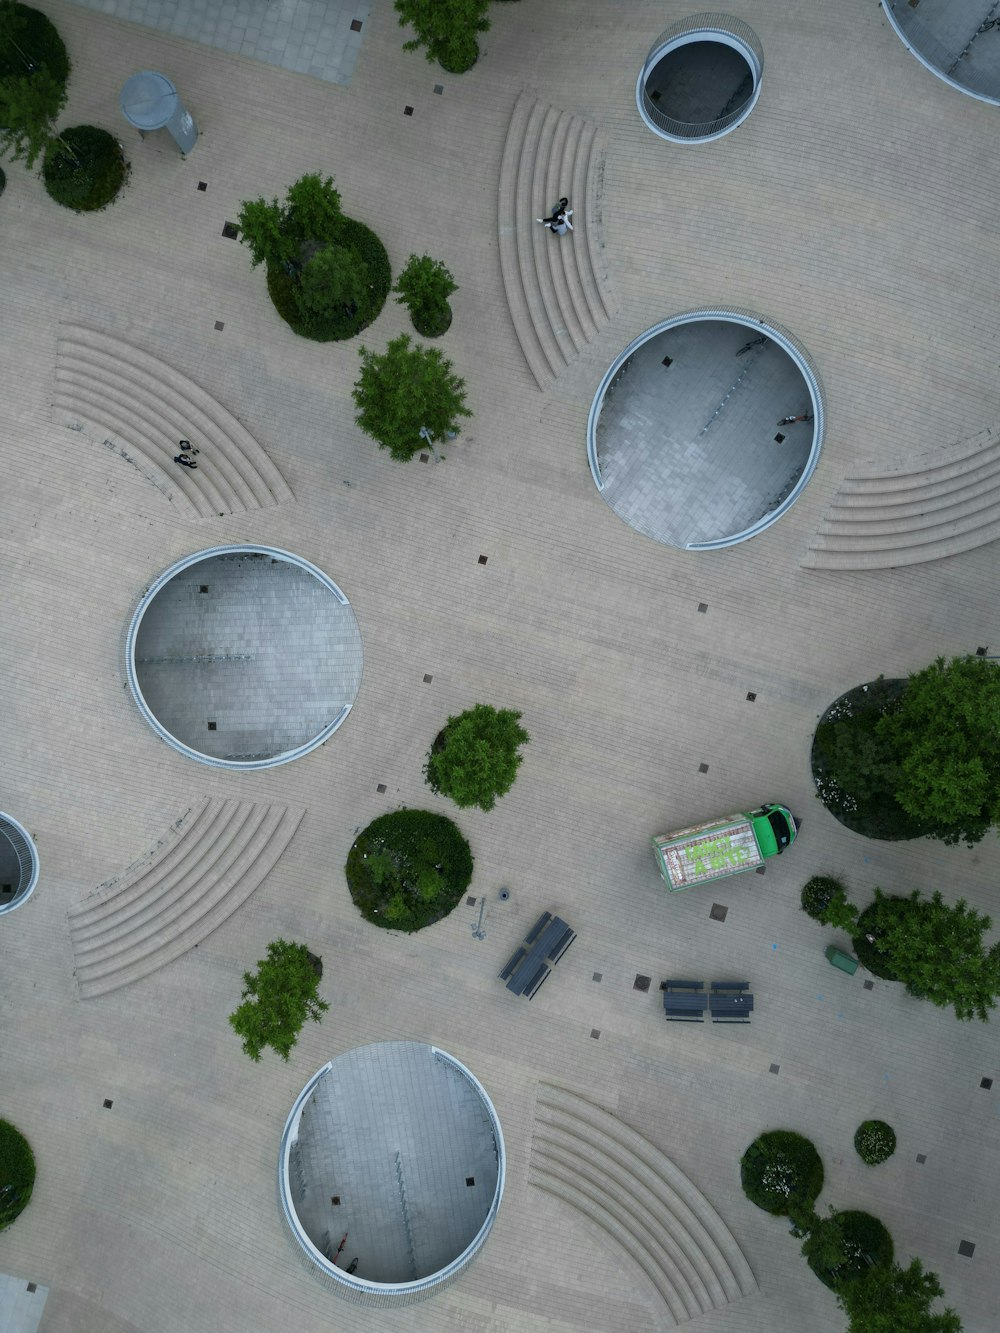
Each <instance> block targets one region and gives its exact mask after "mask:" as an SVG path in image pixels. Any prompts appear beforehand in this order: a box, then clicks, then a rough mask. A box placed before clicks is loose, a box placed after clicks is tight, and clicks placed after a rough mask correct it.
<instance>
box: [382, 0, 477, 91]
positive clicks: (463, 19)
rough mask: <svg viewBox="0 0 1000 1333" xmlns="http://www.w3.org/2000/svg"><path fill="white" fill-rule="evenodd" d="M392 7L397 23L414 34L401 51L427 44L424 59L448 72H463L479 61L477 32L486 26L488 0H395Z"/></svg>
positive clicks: (413, 49) (411, 49)
mask: <svg viewBox="0 0 1000 1333" xmlns="http://www.w3.org/2000/svg"><path fill="white" fill-rule="evenodd" d="M395 8H396V13H397V14H398V16H399V21H400V23H401V24H405V23H408V24H409V25H410V26H411V27H412V28H413V31H414V33H415V34H416V36H415V37H413V38H412V39H411V40H410V41H408V42H404V43H403V50H404V51H415V50H417V48H418V47H421V46H423V47H426V51H425V54H426V56H427V59H428V60H432V61H433V60H436V61H437V62H438V64H439V65H440V66H441V68H442V69H444V70H447V71H448V73H449V74H464V73H465V71H466V70H467V69H471V68H472V66H473V65H474V64H475V63H476V61H477V60H478V58H479V44H478V43H477V41H476V33H477V32H486V31H488V29H489V26H490V21H489V19H488V18H487V17H486V11H487V9H488V8H489V0H395Z"/></svg>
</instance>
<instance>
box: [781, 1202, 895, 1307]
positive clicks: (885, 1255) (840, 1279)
mask: <svg viewBox="0 0 1000 1333" xmlns="http://www.w3.org/2000/svg"><path fill="white" fill-rule="evenodd" d="M802 1253H803V1255H804V1256H805V1260H806V1263H807V1264H808V1265H809V1267H810V1268H811V1269H812V1271H813V1272H814V1273H815V1274H816V1276H817V1277H818V1278H819V1280H820V1282H822V1283H823V1285H824V1286H827V1287H829V1288H830V1289H831V1290H832V1291H839V1290H841V1288H842V1287H844V1285H845V1284H846V1283H848V1282H854V1281H856V1280H857V1279H858V1278H859V1277H862V1276H864V1275H866V1274H867V1273H868V1271H869V1270H870V1269H871V1268H873V1267H876V1266H880V1267H884V1266H886V1265H888V1264H891V1263H892V1259H893V1254H894V1246H893V1243H892V1236H891V1234H890V1233H889V1231H888V1229H887V1228H886V1227H885V1226H883V1224H882V1223H881V1222H880V1221H879V1220H878V1218H877V1217H872V1215H871V1213H863V1212H861V1211H860V1210H858V1209H847V1210H846V1211H844V1212H839V1213H838V1212H834V1211H833V1209H832V1208H831V1209H830V1216H829V1217H827V1218H824V1219H822V1220H821V1219H819V1218H817V1220H816V1225H815V1227H814V1228H813V1230H811V1231H810V1233H809V1235H808V1236H807V1238H806V1240H805V1241H804V1242H803V1245H802Z"/></svg>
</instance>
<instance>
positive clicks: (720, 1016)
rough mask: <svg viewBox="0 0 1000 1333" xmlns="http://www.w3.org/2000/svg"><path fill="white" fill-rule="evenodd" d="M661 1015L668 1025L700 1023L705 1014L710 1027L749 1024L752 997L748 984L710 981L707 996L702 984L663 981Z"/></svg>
mask: <svg viewBox="0 0 1000 1333" xmlns="http://www.w3.org/2000/svg"><path fill="white" fill-rule="evenodd" d="M660 990H662V992H663V1012H664V1014H666V1017H667V1022H668V1023H702V1022H704V1016H705V1011H706V1010H708V1012H709V1013H710V1014H711V1015H712V1022H713V1023H749V1022H750V1017H749V1015H750V1012H751V1010H752V1009H753V1007H754V1005H753V996H752V995H751V994H750V983H749V981H713V982H712V988H711V990H710V991H709V992H708V993H706V991H705V983H704V982H703V981H691V980H669V981H664V982H663V983H662V984H661V986H660Z"/></svg>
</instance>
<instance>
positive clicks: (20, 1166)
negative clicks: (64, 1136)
mask: <svg viewBox="0 0 1000 1333" xmlns="http://www.w3.org/2000/svg"><path fill="white" fill-rule="evenodd" d="M34 1184H35V1154H34V1153H33V1152H32V1151H31V1145H30V1144H29V1143H28V1140H27V1139H26V1138H25V1137H24V1135H23V1134H22V1133H20V1131H19V1130H17V1129H15V1128H14V1126H13V1125H12V1124H11V1123H10V1122H9V1121H7V1120H0V1231H3V1230H4V1229H5V1228H6V1227H9V1226H10V1224H11V1223H12V1222H13V1221H14V1219H15V1218H16V1217H17V1216H18V1214H19V1213H21V1212H23V1210H24V1209H25V1208H26V1207H27V1206H28V1200H29V1199H30V1198H31V1191H32V1189H33V1188H34Z"/></svg>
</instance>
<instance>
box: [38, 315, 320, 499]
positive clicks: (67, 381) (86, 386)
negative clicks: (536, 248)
mask: <svg viewBox="0 0 1000 1333" xmlns="http://www.w3.org/2000/svg"><path fill="white" fill-rule="evenodd" d="M53 408H54V411H55V414H56V419H57V420H58V421H60V423H61V424H63V425H66V426H69V427H71V428H72V429H74V430H85V431H88V428H89V431H94V432H96V433H99V434H100V435H101V437H102V438H103V440H104V443H105V444H106V445H107V446H108V447H109V448H112V449H114V450H115V452H116V453H118V454H119V455H120V456H121V457H123V458H125V459H126V460H127V461H128V462H130V463H131V464H132V465H133V466H134V467H136V468H137V469H138V470H139V472H141V473H142V475H143V476H144V477H145V478H146V479H147V480H148V481H150V482H152V484H153V485H154V486H155V487H156V488H157V490H159V491H160V492H161V493H162V494H164V495H165V496H166V497H167V499H168V500H170V501H171V503H172V504H174V505H175V506H176V507H177V509H178V511H179V512H181V513H183V514H184V515H185V517H188V518H207V517H209V516H211V515H218V514H232V513H239V512H245V511H246V510H249V509H261V508H264V507H266V506H267V505H274V504H280V502H281V501H282V500H288V499H293V498H294V497H293V496H292V492H291V490H290V488H289V486H288V484H287V482H286V481H285V480H284V478H283V477H282V476H281V473H280V472H279V471H278V469H277V468H276V467H275V465H274V463H272V461H271V459H270V458H269V457H268V456H267V454H266V453H265V452H264V450H263V448H262V447H261V446H260V445H259V444H258V443H257V441H256V440H255V439H254V438H253V436H252V435H251V434H250V432H249V431H248V430H246V429H245V428H244V427H243V426H242V425H240V423H239V422H238V421H237V420H236V418H235V417H234V416H233V415H232V413H231V412H229V411H227V409H226V408H224V407H223V406H222V405H221V403H218V402H217V401H216V400H215V399H214V398H213V397H212V396H211V394H209V393H207V392H206V391H205V390H204V389H202V388H201V386H200V385H198V384H195V382H194V381H193V380H190V379H188V378H187V376H186V375H182V374H181V373H180V371H178V370H174V368H173V367H172V366H169V365H167V363H166V362H165V361H161V360H160V359H159V358H158V357H155V356H151V355H150V354H149V353H148V352H143V351H141V350H140V349H139V348H137V347H134V346H133V345H132V344H131V343H129V342H126V341H124V340H123V339H121V338H116V337H114V336H113V335H112V334H110V333H102V332H101V331H99V330H98V329H90V328H87V327H85V326H84V325H82V324H62V325H60V331H59V338H58V342H57V344H56V369H55V398H54V400H53ZM89 431H88V433H89ZM178 440H190V441H191V443H192V445H193V446H194V447H195V448H197V449H200V450H201V452H200V453H199V455H198V458H197V463H198V467H197V469H194V470H191V469H189V468H185V467H181V466H180V465H179V464H177V463H175V462H174V461H173V460H174V457H175V455H176V454H177V453H179V447H178Z"/></svg>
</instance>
